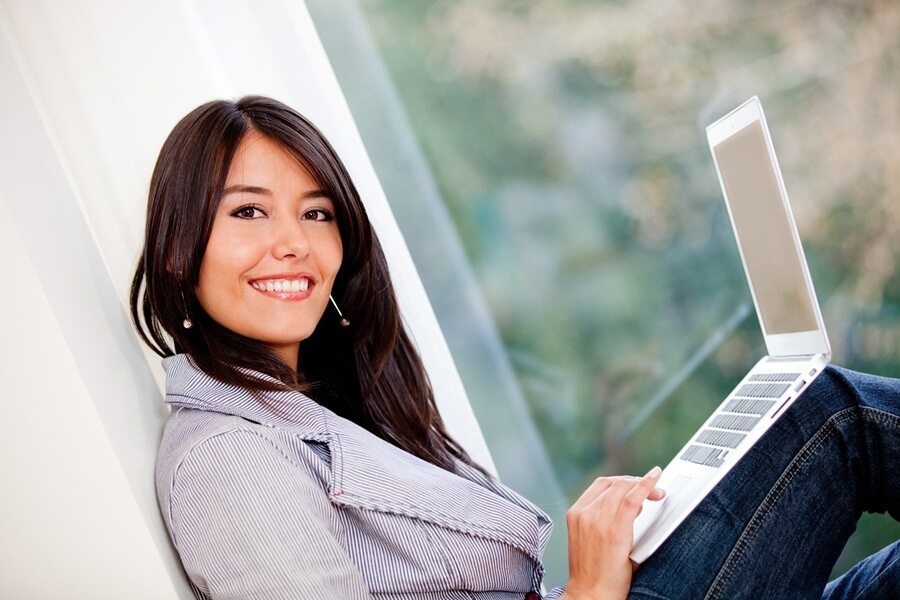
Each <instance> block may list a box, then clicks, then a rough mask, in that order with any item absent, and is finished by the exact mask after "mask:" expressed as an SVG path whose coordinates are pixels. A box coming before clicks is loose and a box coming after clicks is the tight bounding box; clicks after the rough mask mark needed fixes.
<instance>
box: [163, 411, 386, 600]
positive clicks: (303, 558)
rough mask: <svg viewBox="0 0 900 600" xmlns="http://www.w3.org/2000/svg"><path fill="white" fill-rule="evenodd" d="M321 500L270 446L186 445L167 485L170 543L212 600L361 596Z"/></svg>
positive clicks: (233, 442)
mask: <svg viewBox="0 0 900 600" xmlns="http://www.w3.org/2000/svg"><path fill="white" fill-rule="evenodd" d="M334 510H335V509H334V508H333V507H332V505H331V503H330V502H329V500H328V496H327V493H326V492H325V490H324V489H322V487H321V486H320V484H319V483H317V482H316V481H315V480H314V479H313V478H312V477H311V476H310V475H309V474H308V472H307V471H306V469H304V468H302V467H300V466H298V465H296V464H294V463H293V462H292V461H291V459H290V458H289V457H288V455H287V454H285V453H284V452H283V451H282V450H281V449H280V448H278V447H277V446H276V445H275V443H274V442H273V441H271V440H269V439H267V438H265V437H263V436H261V435H259V434H258V433H256V432H253V431H250V430H243V429H236V430H233V431H230V432H227V433H221V434H218V435H215V436H213V437H211V438H208V439H206V440H204V441H203V442H201V443H200V444H198V445H197V446H195V447H194V448H192V449H191V450H190V452H189V453H188V454H187V456H186V457H185V458H184V460H183V461H182V462H181V464H180V465H179V466H178V469H177V470H176V471H175V475H174V477H173V482H172V493H171V500H170V505H169V511H170V519H171V521H170V522H171V524H172V525H171V527H172V537H173V541H174V543H175V546H176V548H177V549H178V553H179V556H180V557H181V561H182V563H183V565H184V567H185V571H186V573H187V575H188V577H189V578H190V580H191V582H192V583H193V585H194V586H196V588H197V589H198V590H199V591H201V592H202V593H204V594H205V595H207V596H208V597H209V598H213V599H232V598H234V599H237V598H241V599H246V598H260V599H263V598H265V599H280V598H285V599H288V598H290V599H297V598H335V599H341V600H342V599H347V600H356V599H363V598H369V597H370V595H369V592H368V590H367V589H366V584H365V582H364V581H363V577H362V575H361V573H360V572H359V570H358V569H357V568H356V566H355V565H354V564H353V562H352V561H351V560H350V557H349V556H348V555H347V554H346V552H345V551H344V549H343V548H342V547H341V545H340V544H339V543H338V541H337V538H336V537H335V528H336V521H335V520H334V519H333V511H334Z"/></svg>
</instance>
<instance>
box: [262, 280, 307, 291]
mask: <svg viewBox="0 0 900 600" xmlns="http://www.w3.org/2000/svg"><path fill="white" fill-rule="evenodd" d="M309 284H310V281H309V279H308V278H307V277H297V278H292V279H255V280H253V281H251V282H250V285H251V286H253V288H254V289H256V290H259V291H260V292H305V291H307V290H308V289H309Z"/></svg>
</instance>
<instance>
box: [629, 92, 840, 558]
mask: <svg viewBox="0 0 900 600" xmlns="http://www.w3.org/2000/svg"><path fill="white" fill-rule="evenodd" d="M706 136H707V140H708V142H709V147H710V149H711V151H712V155H713V161H714V163H715V166H716V172H717V174H718V176H719V183H720V184H721V186H722V193H723V195H724V196H725V204H726V206H727V207H728V215H729V217H730V219H731V225H732V227H733V229H734V234H735V238H736V239H737V245H738V250H739V252H740V255H741V261H742V262H743V264H744V271H745V273H746V275H747V281H748V282H749V284H750V292H751V294H752V296H753V304H754V305H755V307H756V314H757V317H759V323H760V326H761V327H762V333H763V337H764V338H765V344H766V351H767V352H768V355H767V356H764V357H763V358H761V359H760V360H759V362H757V363H756V365H755V366H754V367H753V369H752V370H751V371H750V372H749V373H747V375H746V376H745V377H744V378H743V380H741V382H740V383H739V384H738V385H737V387H736V388H735V389H734V390H733V391H732V392H731V393H730V394H729V395H728V397H727V398H725V400H724V402H722V404H721V405H720V406H719V407H718V408H717V409H716V410H715V411H714V412H713V414H712V415H711V416H710V417H709V419H707V421H706V422H705V423H704V424H703V426H702V427H700V429H699V431H697V433H695V434H694V436H693V437H692V438H691V439H690V441H689V442H688V443H687V444H686V445H685V446H684V448H682V449H681V451H680V452H679V453H678V454H677V455H676V457H675V458H674V459H673V460H672V462H670V463H669V464H668V466H666V468H665V469H664V470H663V473H662V475H661V477H660V481H659V484H658V487H660V488H662V489H664V490H666V498H665V499H664V500H662V501H660V502H650V501H647V502H645V503H644V507H643V510H642V512H641V514H640V516H638V518H637V520H636V521H635V524H634V548H633V549H632V552H631V558H632V560H634V561H636V562H638V563H640V562H643V561H644V560H646V559H647V557H649V556H650V555H651V554H652V553H653V552H654V551H655V550H656V549H657V548H658V547H659V546H660V544H662V543H663V542H664V541H665V540H666V538H668V537H669V535H671V533H672V532H673V531H674V530H675V528H676V527H678V525H679V524H680V523H681V522H682V521H683V520H684V519H685V517H687V515H688V514H690V512H691V511H692V510H693V509H694V508H695V507H696V506H697V505H698V504H699V503H700V501H701V500H702V499H703V498H704V497H705V496H706V495H707V494H708V493H709V492H710V490H712V489H713V487H714V486H715V485H716V484H717V483H718V482H719V481H720V480H721V479H722V478H723V477H724V476H725V474H726V473H728V472H729V471H730V470H731V468H732V467H734V465H735V464H736V463H737V462H738V461H739V460H740V459H741V457H742V456H744V455H745V454H746V453H747V451H748V450H749V449H750V448H751V447H752V446H753V444H755V443H756V442H757V441H758V440H759V439H760V437H762V435H763V434H764V433H765V432H766V431H767V430H768V429H769V427H771V426H772V424H773V423H774V422H775V420H776V419H778V417H779V416H781V415H782V414H784V412H785V410H786V409H787V407H788V406H790V405H791V403H792V402H794V401H795V400H796V399H797V397H798V396H800V395H801V394H802V393H803V391H804V390H805V389H806V388H807V387H808V386H809V384H810V383H811V382H812V381H813V380H814V379H815V378H816V377H817V376H818V375H819V374H820V373H821V372H822V370H823V369H824V367H825V366H826V365H827V364H828V362H829V360H830V357H831V347H830V345H829V343H828V336H827V335H826V333H825V326H824V324H823V322H822V314H821V311H820V309H819V303H818V301H817V300H816V294H815V290H814V289H813V284H812V279H811V278H810V275H809V268H808V267H807V264H806V258H805V257H804V254H803V248H802V247H801V246H800V237H799V235H798V234H797V227H796V225H795V224H794V218H793V216H792V214H791V209H790V206H789V204H788V197H787V193H786V192H785V188H784V182H783V181H782V177H781V171H780V169H779V167H778V161H777V160H776V158H775V150H774V148H773V147H772V141H771V138H770V136H769V129H768V126H767V125H766V119H765V116H764V115H763V110H762V105H761V104H760V101H759V98H757V97H756V96H754V97H752V98H750V99H749V100H747V101H746V102H744V103H743V104H741V105H740V106H739V107H737V108H736V109H734V110H733V111H731V112H730V113H728V114H727V115H725V116H724V117H722V118H721V119H719V120H718V121H716V122H715V123H713V124H712V125H710V126H709V127H707V128H706Z"/></svg>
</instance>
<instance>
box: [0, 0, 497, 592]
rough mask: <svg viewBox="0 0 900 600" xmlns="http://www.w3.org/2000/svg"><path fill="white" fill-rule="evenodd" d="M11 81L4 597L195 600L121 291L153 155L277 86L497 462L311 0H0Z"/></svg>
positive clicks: (153, 404)
mask: <svg viewBox="0 0 900 600" xmlns="http://www.w3.org/2000/svg"><path fill="white" fill-rule="evenodd" d="M251 5H252V10H251V8H250V7H251ZM0 86H2V87H0V89H2V92H0V251H2V254H0V256H2V257H3V260H2V267H0V268H2V275H3V282H4V283H3V286H2V288H0V290H2V291H0V309H2V310H0V322H2V330H0V331H2V333H3V345H2V350H0V352H2V354H0V359H2V360H0V377H2V378H0V397H2V402H3V419H2V420H0V450H2V453H0V481H2V483H0V485H2V486H3V490H4V491H3V493H2V494H0V534H2V539H3V543H2V544H0V597H4V598H6V597H14V598H41V599H47V598H107V597H109V598H112V597H122V596H126V597H132V598H133V597H147V598H174V597H181V598H187V597H190V594H189V592H188V590H187V587H186V586H185V583H184V581H183V578H182V575H181V573H180V571H179V569H178V566H177V562H176V561H175V559H174V556H173V554H172V552H171V550H170V548H169V546H168V541H167V539H166V536H165V532H164V531H163V529H162V526H161V522H160V520H159V517H158V515H157V512H156V505H155V497H154V494H153V483H152V481H153V480H152V465H153V456H154V453H155V449H156V444H157V441H158V437H159V429H160V427H161V424H162V421H163V419H164V416H165V412H164V409H163V406H162V400H161V395H160V392H159V384H160V382H161V380H162V378H161V372H160V369H159V364H158V361H157V360H156V359H155V358H152V357H150V356H148V354H147V353H146V351H144V350H142V349H141V347H140V346H139V344H138V343H137V341H136V337H135V336H134V334H133V332H132V331H131V328H130V326H129V323H128V320H127V316H126V312H125V298H126V296H127V288H128V284H129V281H130V276H131V271H132V268H133V265H134V261H135V258H136V255H137V252H138V249H139V247H140V243H141V235H142V219H143V214H144V206H145V195H146V189H147V182H148V180H149V175H150V172H151V170H152V166H153V161H154V159H155V155H156V153H157V151H158V149H159V147H160V145H161V144H162V141H163V139H164V137H165V135H166V134H167V133H168V131H169V130H170V129H171V127H172V126H173V125H174V123H175V122H176V121H177V119H178V118H180V117H181V116H182V115H183V114H185V113H186V112H187V111H188V110H190V109H191V108H193V107H194V106H196V105H198V104H200V103H201V102H204V101H206V100H209V99H212V98H217V97H231V98H234V97H238V96H240V95H243V94H246V93H261V94H266V95H271V96H274V97H276V98H279V99H281V100H283V101H285V102H287V103H288V104H291V105H293V106H295V107H296V108H298V109H299V110H301V112H304V113H305V114H307V115H308V116H309V117H310V118H311V119H312V120H313V121H314V122H316V123H317V124H318V125H319V126H320V127H321V128H322V129H323V131H324V132H325V134H326V135H327V136H328V137H329V139H330V140H331V141H332V143H333V144H334V145H335V147H336V148H337V150H338V152H339V153H340V154H341V156H342V157H343V158H344V159H345V161H346V162H347V165H348V168H349V170H350V171H351V174H352V175H353V177H354V179H355V181H356V183H357V185H358V187H359V189H360V191H361V193H362V195H363V197H364V198H365V201H366V203H367V205H368V208H369V211H370V214H371V215H372V219H373V221H374V222H375V226H376V228H377V230H378V232H379V235H380V237H381V238H382V241H383V242H384V245H385V248H386V251H387V253H388V258H389V262H390V263H391V268H392V272H393V274H394V276H395V279H396V282H397V284H398V288H399V289H398V292H399V296H400V302H401V306H402V308H403V311H404V315H405V318H406V320H407V323H408V325H409V328H410V330H411V332H412V334H413V336H414V338H415V339H416V340H417V341H418V343H419V346H420V348H421V350H422V352H423V358H424V360H425V363H426V366H427V368H428V369H429V373H430V375H431V377H432V380H433V382H434V385H435V389H436V392H437V394H438V403H439V406H440V408H441V411H442V413H443V415H444V418H445V419H446V421H447V423H448V427H449V428H450V430H451V432H452V433H453V434H454V436H455V437H456V438H457V439H459V440H460V441H461V442H462V443H463V444H464V445H465V446H466V447H467V449H468V450H469V452H470V453H472V454H473V455H474V457H475V458H476V459H477V460H479V461H481V462H482V464H491V463H490V457H489V456H488V454H487V449H486V446H485V444H484V440H483V439H482V437H481V434H480V431H479V429H478V427H477V424H476V423H475V420H474V417H473V416H472V412H471V409H470V408H469V405H468V402H467V400H466V396H465V392H464V390H463V389H462V385H461V383H460V381H459V377H458V375H457V373H456V369H455V367H454V365H453V362H452V360H451V358H450V355H449V352H448V351H447V348H446V344H445V343H444V339H443V336H442V335H441V333H440V331H439V329H438V327H437V323H436V321H435V319H434V315H433V313H432V311H431V307H430V305H429V303H428V301H427V298H426V297H425V294H424V291H423V289H422V286H421V283H420V281H419V278H418V275H417V274H416V272H415V269H414V267H413V264H412V261H411V259H410V257H409V254H408V252H407V251H406V247H405V245H404V242H403V240H402V238H401V236H400V233H399V230H398V229H397V227H396V223H395V222H394V219H393V216H392V214H391V211H390V208H389V207H388V204H387V201H386V199H385V197H384V194H383V192H382V191H381V187H380V185H379V183H378V181H377V178H376V176H375V173H374V171H373V170H372V167H371V164H370V162H369V160H368V157H367V156H366V154H365V149H364V148H363V146H362V143H361V141H360V139H359V136H358V133H357V130H356V127H355V125H354V123H353V120H352V117H351V115H350V113H349V110H348V109H347V106H346V104H345V102H344V99H343V96H342V95H341V93H340V90H339V88H338V86H337V83H336V81H335V79H334V76H333V73H332V71H331V68H330V66H329V64H328V61H327V58H326V57H325V55H324V52H323V50H322V48H321V45H320V44H319V40H318V37H317V36H316V33H315V30H314V27H313V24H312V22H311V20H310V19H309V15H308V14H307V12H306V8H305V6H304V5H303V4H302V3H301V2H299V1H295V2H291V1H288V0H284V1H282V0H263V1H257V2H251V1H250V0H245V1H242V0H233V1H217V0H195V1H188V0H184V1H177V0H157V1H154V2H122V1H117V0H77V1H76V0H56V1H53V0H43V1H35V0H5V1H0ZM351 318H352V316H351Z"/></svg>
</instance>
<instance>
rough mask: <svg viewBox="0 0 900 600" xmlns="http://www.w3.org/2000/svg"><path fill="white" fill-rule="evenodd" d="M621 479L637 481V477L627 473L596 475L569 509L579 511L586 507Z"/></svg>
mask: <svg viewBox="0 0 900 600" xmlns="http://www.w3.org/2000/svg"><path fill="white" fill-rule="evenodd" d="M622 481H631V482H634V483H637V481H639V479H638V478H637V477H631V476H628V475H617V476H614V477H598V478H597V479H595V480H594V482H593V483H592V484H591V485H590V486H588V488H587V489H586V490H585V491H584V492H582V494H581V496H580V497H579V498H578V500H576V501H575V503H574V504H573V505H572V508H571V510H574V511H576V512H580V511H582V510H584V509H585V508H587V506H588V505H590V504H591V503H592V502H594V501H595V500H596V499H597V498H598V497H599V496H600V495H601V494H603V493H604V492H606V491H607V490H608V489H609V488H610V487H612V486H613V485H615V484H616V483H617V482H622Z"/></svg>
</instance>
